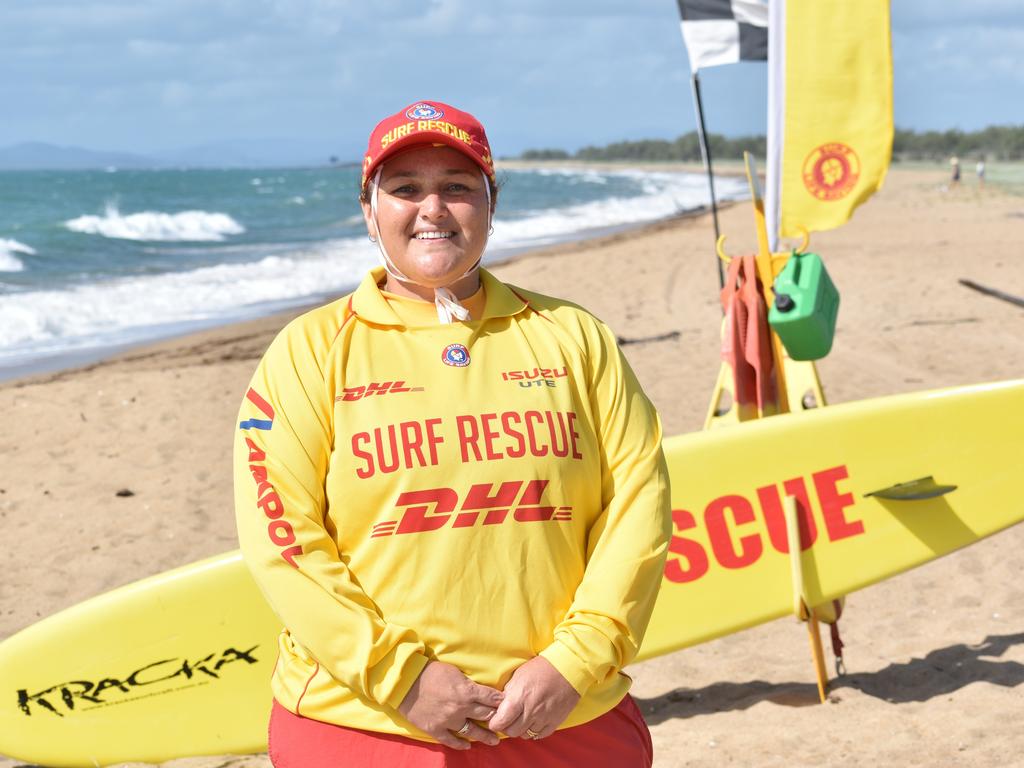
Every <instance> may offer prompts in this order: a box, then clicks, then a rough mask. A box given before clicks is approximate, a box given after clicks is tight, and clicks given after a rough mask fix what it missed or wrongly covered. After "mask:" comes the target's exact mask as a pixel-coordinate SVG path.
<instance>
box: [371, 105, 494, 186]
mask: <svg viewBox="0 0 1024 768" xmlns="http://www.w3.org/2000/svg"><path fill="white" fill-rule="evenodd" d="M418 144H434V145H441V144H443V145H444V146H447V147H451V148H452V149H456V150H458V151H459V152H461V153H462V154H464V155H466V157H468V158H469V159H470V160H472V161H473V162H474V163H476V164H477V165H479V166H480V167H481V168H482V169H483V171H484V173H486V174H487V176H488V177H489V178H490V179H491V180H492V181H493V180H494V160H492V159H491V145H490V144H488V143H487V135H486V134H485V133H484V127H483V126H482V125H481V124H480V121H479V120H477V119H476V118H475V117H473V116H472V115H471V114H469V113H468V112H463V111H462V110H459V109H456V108H455V107H452V106H449V105H448V104H442V103H441V102H440V101H417V102H415V103H414V104H410V105H409V106H408V107H406V108H405V109H403V110H401V111H400V112H398V113H397V114H394V115H391V116H390V117H385V118H384V119H383V120H381V121H380V122H379V123H377V127H376V128H374V129H373V133H371V134H370V143H369V145H368V146H367V148H366V157H365V158H363V181H362V184H361V185H360V189H362V190H364V191H365V190H366V183H367V182H368V181H369V180H370V179H371V178H373V174H374V172H375V171H376V170H377V167H378V166H379V165H380V164H381V163H383V162H384V161H385V160H387V159H388V158H389V157H391V156H392V155H395V154H397V153H398V152H401V151H402V150H403V149H408V148H409V147H414V146H416V145H418Z"/></svg>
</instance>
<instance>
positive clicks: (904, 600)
mask: <svg viewBox="0 0 1024 768" xmlns="http://www.w3.org/2000/svg"><path fill="white" fill-rule="evenodd" d="M945 182H946V173H945V171H943V170H926V169H916V168H915V169H908V170H904V169H900V168H895V169H893V170H892V171H891V172H890V174H889V177H888V178H887V180H886V184H885V188H884V189H883V190H882V191H881V192H880V193H879V194H877V195H876V196H875V197H874V198H872V199H871V200H869V201H868V202H867V203H866V204H865V205H864V206H863V207H862V208H860V209H859V210H858V211H857V212H856V214H855V215H854V218H853V219H852V221H851V222H850V223H849V224H848V225H846V226H845V227H842V228H840V229H838V230H835V231H832V232H826V233H820V234H815V235H814V236H813V237H812V239H811V246H810V249H811V250H813V251H815V252H817V253H820V254H821V255H822V256H823V258H824V260H825V262H826V264H827V266H828V269H829V272H830V273H831V275H832V278H833V280H834V282H835V284H836V285H837V287H838V288H839V290H840V293H841V295H842V305H841V310H840V314H839V324H838V331H837V334H836V340H835V345H834V347H833V350H832V353H831V354H830V355H829V356H828V357H827V358H826V359H824V360H822V361H820V363H819V364H818V370H819V374H820V377H821V380H822V383H823V386H824V390H825V394H826V396H827V398H828V400H829V402H830V403H840V402H848V401H852V400H860V399H866V398H872V397H880V396H884V395H888V394H895V393H900V392H911V391H917V390H924V389H934V388H939V387H948V386H954V385H960V384H974V383H980V382H988V381H997V380H1004V379H1012V378H1019V377H1021V376H1022V369H1024V364H1022V360H1024V340H1022V331H1024V325H1022V321H1024V309H1021V308H1020V307H1017V306H1014V305H1012V304H1010V303H1007V302H1004V301H1000V300H998V299H996V298H992V297H990V296H986V295H982V294H981V293H978V292H976V291H972V290H969V289H967V288H965V287H964V286H962V285H960V284H959V283H958V280H959V279H961V278H966V279H969V280H972V281H974V282H976V283H980V284H983V285H986V286H991V287H994V288H998V289H1000V290H1003V291H1006V292H1008V293H1011V294H1014V295H1017V296H1024V246H1022V245H1021V242H1022V240H1024V238H1022V235H1024V197H1021V196H1015V195H1012V194H1008V193H1006V192H1004V191H1001V190H999V189H998V188H996V187H994V186H989V187H988V188H986V189H984V190H979V189H977V188H976V187H975V186H974V185H973V183H967V184H962V185H961V186H960V188H958V189H955V190H947V189H946V188H945V186H944V185H945ZM720 220H721V228H722V232H723V233H724V234H725V235H726V236H727V241H726V245H725V249H726V251H727V252H729V253H730V254H739V253H744V252H750V251H752V250H753V249H754V248H755V238H754V230H753V216H752V213H751V209H750V206H749V205H748V204H746V203H736V204H733V205H731V206H730V207H728V208H726V209H724V210H723V211H722V212H721V214H720ZM712 244H713V235H712V229H711V223H710V217H709V216H708V215H700V216H688V217H680V218H678V219H670V220H666V221H662V222H659V223H656V224H650V225H647V226H644V227H641V228H638V229H632V230H629V231H624V232H618V233H615V234H611V235H607V236H605V237H602V238H597V239H593V240H587V241H582V242H575V243H569V244H563V245H559V246H556V247H553V248H549V249H545V250H539V251H531V252H529V253H527V254H524V255H521V256H518V257H516V258H514V259H512V260H510V261H508V262H506V263H503V264H500V265H498V266H496V267H495V268H494V272H495V273H496V274H497V275H498V276H499V277H500V278H501V279H503V280H506V281H508V282H511V283H513V284H516V285H520V286H523V287H525V288H528V289H532V290H537V291H541V292H545V293H552V294H555V295H559V296H562V297H564V298H567V299H570V300H572V301H576V302H578V303H580V304H582V305H583V306H585V307H587V308H588V309H590V310H591V311H593V312H594V313H595V314H597V315H598V316H599V317H601V318H602V319H603V320H605V321H606V322H607V323H608V324H609V325H610V326H611V327H612V328H613V329H614V330H615V331H616V333H617V334H618V335H619V337H620V339H621V340H622V342H623V344H624V346H623V350H624V352H625V354H626V356H627V358H628V359H629V361H630V363H631V365H632V366H633V367H634V369H635V371H636V373H637V375H638V377H639V379H640V382H641V383H642V385H643V386H644V388H645V390H646V392H647V393H648V395H649V396H650V397H651V399H652V400H653V402H654V404H655V405H656V406H657V408H658V409H659V411H660V413H661V415H662V419H663V422H664V427H665V432H666V434H669V435H671V434H677V433H680V432H689V431H694V430H698V429H700V428H701V426H702V424H703V421H704V415H705V412H706V409H707V404H708V400H709V398H710V395H711V390H712V387H713V385H714V382H715V378H716V376H717V373H718V369H719V365H720V357H719V327H720V322H721V310H720V306H719V303H718V275H717V267H716V261H715V256H714V253H713V250H712ZM294 314H295V313H294V311H293V312H290V313H287V314H285V315H276V316H273V317H267V318H261V319H257V320H252V321H247V322H244V323H240V324H235V325H230V326H223V327H219V328H214V329H212V330H207V331H203V332H201V333H198V334H194V335H191V336H186V337H182V338H177V339H172V340H169V341H164V342H160V343H157V344H151V345H148V346H145V347H140V348H136V349H133V350H130V351H128V352H125V353H123V354H121V355H119V356H117V357H115V358H112V359H109V360H105V361H103V362H99V363H96V364H92V365H89V366H87V367H85V368H80V369H75V370H66V371H60V372H58V373H52V374H46V375H41V376H36V377H32V378H28V379H21V380H16V381H8V382H2V383H0V409H2V410H3V412H4V413H6V414H7V418H6V419H5V429H4V436H3V438H2V440H0V460H2V462H3V464H2V466H3V472H2V474H0V521H2V523H3V525H4V527H5V529H6V530H7V531H9V532H12V533H14V535H13V536H9V537H8V541H9V542H10V543H9V544H8V553H7V564H8V568H7V574H6V578H5V579H4V580H3V581H2V583H0V638H4V637H7V636H9V635H10V634H12V633H13V632H16V631H17V630H19V629H21V628H23V627H25V626H27V625H29V624H31V623H33V622H34V621H36V620H38V619H40V618H42V617H44V616H47V615H49V614H52V613H54V612H56V611H58V610H61V609H63V608H67V607H69V606H71V605H74V604H76V603H78V602H80V601H82V600H84V599H86V598H88V597H90V596H92V595H95V594H98V593H101V592H103V591H106V590H109V589H111V588H114V587H116V586H119V585H121V584H125V583H128V582H130V581H134V580H136V579H139V578H142V577H144V576H148V575H151V574H154V573H158V572H160V571H163V570H166V569H169V568H173V567H176V566H179V565H184V564H186V563H189V562H192V561H194V560H197V559H199V558H202V557H205V556H208V555H213V554H217V553H220V552H223V551H225V550H228V549H233V548H234V547H235V546H236V540H235V531H234V517H233V512H232V491H231V467H230V459H231V445H232V440H233V438H234V429H233V426H234V420H235V416H236V413H237V410H238V404H239V402H240V399H241V396H242V394H243V393H244V391H245V387H246V385H247V382H248V380H249V377H250V375H251V373H252V370H253V368H254V367H255V365H256V362H257V361H258V359H259V357H260V355H261V354H262V352H263V350H264V349H265V348H266V346H267V345H268V343H269V342H270V340H271V339H272V338H273V336H274V334H275V333H276V332H277V330H279V329H280V327H281V326H282V325H283V324H284V322H286V320H287V319H288V318H289V317H291V316H293V315H294ZM1019 463H1020V464H1021V469H1022V470H1024V459H1021V460H1020V462H1019ZM119 494H120V495H119ZM1022 577H1024V526H1017V527H1016V528H1012V529H1010V530H1008V531H1005V532H1003V533H1001V534H998V535H996V536H994V537H992V538H991V539H989V540H986V541H984V542H981V543H979V544H977V545H975V546H972V547H970V548H968V549H966V550H963V551H961V552H958V553H956V554H953V555H950V556H948V557H946V558H943V559H941V560H939V561H936V562H933V563H930V564H928V565H927V566H924V567H922V568H919V569H916V570H914V571H911V572H909V573H907V574H904V575H902V576H899V577H896V578H893V579H890V580H888V581H886V582H884V583H882V584H879V585H876V586H874V587H871V588H869V589H866V590H864V591H862V592H859V593H856V594H854V595H852V596H850V598H849V599H848V601H847V610H846V615H845V616H844V617H843V620H842V622H841V626H842V632H843V639H844V640H845V642H846V644H847V651H846V667H847V674H846V675H845V676H844V677H842V678H840V679H839V680H837V681H835V682H834V684H833V686H832V688H831V692H830V696H829V702H828V703H827V704H825V705H819V704H818V703H817V693H816V689H815V686H814V676H813V670H812V667H811V662H810V655H809V651H808V647H807V638H806V632H805V630H804V627H803V626H802V625H800V624H798V623H797V622H796V621H795V620H788V619H783V620H779V621H776V622H773V623H770V624H767V625H764V626H762V627H759V628H756V629H753V630H749V631H747V632H743V633H740V634H736V635H732V636H730V637H727V638H723V639H720V640H717V641H714V642H711V643H707V644H704V645H701V646H697V647H694V648H690V649H687V650H684V651H681V652H677V653H674V654H671V655H668V656H664V657H660V658H657V659H653V660H650V661H647V662H644V663H641V664H635V665H633V666H631V667H630V668H629V670H628V671H629V672H630V674H631V675H632V676H633V678H634V680H635V684H634V687H633V695H634V696H635V697H636V698H637V700H638V703H639V704H640V707H641V709H642V711H643V712H644V714H645V716H646V717H647V719H648V722H649V724H650V726H651V730H652V734H653V738H654V746H655V765H656V766H659V767H663V768H669V767H670V766H722V765H738V766H744V765H758V766H776V765H778V766H782V765H786V766H792V765H874V766H889V765H892V766H897V765H898V766H905V765H944V766H991V765H1002V764H1011V763H1012V762H1013V758H1012V755H1014V754H1018V753H1020V752H1021V751H1022V750H1024V697H1022V695H1021V693H1022V687H1021V686H1022V684H1024V578H1022ZM685 620H686V618H685V616H681V617H680V621H685ZM830 663H831V662H830ZM14 765H18V763H16V762H15V761H11V760H4V759H0V768H10V767H11V766H14ZM167 765H174V766H190V768H213V767H214V766H217V767H218V768H219V767H221V766H268V765H269V761H268V760H267V758H266V756H265V755H260V756H245V757H223V756H222V757H209V758H193V759H188V760H180V761H175V762H173V763H168V764H167Z"/></svg>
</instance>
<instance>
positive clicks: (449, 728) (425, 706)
mask: <svg viewBox="0 0 1024 768" xmlns="http://www.w3.org/2000/svg"><path fill="white" fill-rule="evenodd" d="M579 699H580V696H579V694H578V693H576V690H575V689H574V688H573V687H572V686H571V685H570V684H569V682H568V681H567V680H566V679H565V678H564V677H562V675H561V673H559V672H558V670H557V669H555V668H554V667H553V666H552V665H551V663H550V662H549V661H548V660H547V659H545V658H543V657H541V656H537V657H535V658H533V659H530V661H528V662H526V663H525V664H523V665H522V666H520V667H519V668H518V669H517V670H516V671H515V672H514V673H513V674H512V678H511V679H510V680H509V682H508V684H507V685H506V686H505V690H504V692H502V691H498V690H496V689H495V688H490V687H488V686H486V685H480V684H479V683H474V682H473V681H472V680H470V679H469V678H468V677H466V676H465V675H464V674H462V671H461V670H459V669H458V668H457V667H454V666H452V665H451V664H446V663H444V662H440V661H432V662H430V663H429V664H427V665H426V666H425V667H424V668H423V671H422V672H421V673H420V676H419V677H418V678H417V680H416V682H415V683H413V686H412V688H410V689H409V692H408V693H407V694H406V696H405V698H404V699H403V700H402V703H401V704H400V705H399V707H398V711H399V712H401V713H402V715H403V716H404V717H405V719H406V720H408V721H409V722H410V723H412V724H413V725H415V726H416V727H417V728H419V729H420V730H421V731H424V732H425V733H427V734H429V735H430V736H433V737H434V738H435V739H437V740H438V741H439V742H440V743H441V744H444V745H445V746H446V747H451V748H452V749H469V746H470V744H469V742H470V741H480V742H483V743H484V744H490V745H491V746H494V745H496V744H497V743H498V736H497V734H498V733H504V734H505V735H506V736H512V737H519V736H523V737H526V738H544V737H545V736H549V735H550V734H552V733H554V731H555V729H556V728H557V727H558V726H559V725H561V724H562V722H563V721H564V720H565V718H566V717H568V715H569V713H570V712H571V711H572V709H573V707H575V706H576V703H577V702H578V701H579ZM481 723H487V727H486V728H485V727H484V726H483V725H481ZM467 724H468V729H467V730H465V731H464V732H462V733H461V734H460V735H461V736H462V738H460V737H459V736H458V735H456V732H459V731H460V729H462V728H464V727H465V726H466V725H467ZM527 731H529V732H530V733H527Z"/></svg>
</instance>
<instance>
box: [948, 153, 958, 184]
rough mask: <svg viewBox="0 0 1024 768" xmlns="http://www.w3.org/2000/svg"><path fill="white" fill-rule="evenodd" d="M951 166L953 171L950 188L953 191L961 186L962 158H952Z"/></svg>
mask: <svg viewBox="0 0 1024 768" xmlns="http://www.w3.org/2000/svg"><path fill="white" fill-rule="evenodd" d="M949 165H950V170H951V175H950V180H949V186H950V188H951V189H952V188H954V187H956V186H958V185H959V184H960V158H959V157H956V156H953V157H951V158H950V159H949Z"/></svg>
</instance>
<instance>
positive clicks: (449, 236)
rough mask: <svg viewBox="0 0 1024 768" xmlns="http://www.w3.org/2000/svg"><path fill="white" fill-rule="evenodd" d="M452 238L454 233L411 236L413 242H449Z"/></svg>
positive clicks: (418, 233) (429, 233) (426, 233)
mask: <svg viewBox="0 0 1024 768" xmlns="http://www.w3.org/2000/svg"><path fill="white" fill-rule="evenodd" d="M453 237H455V233H454V232H417V233H416V234H415V235H413V239H414V240H451V239H452V238H453Z"/></svg>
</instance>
